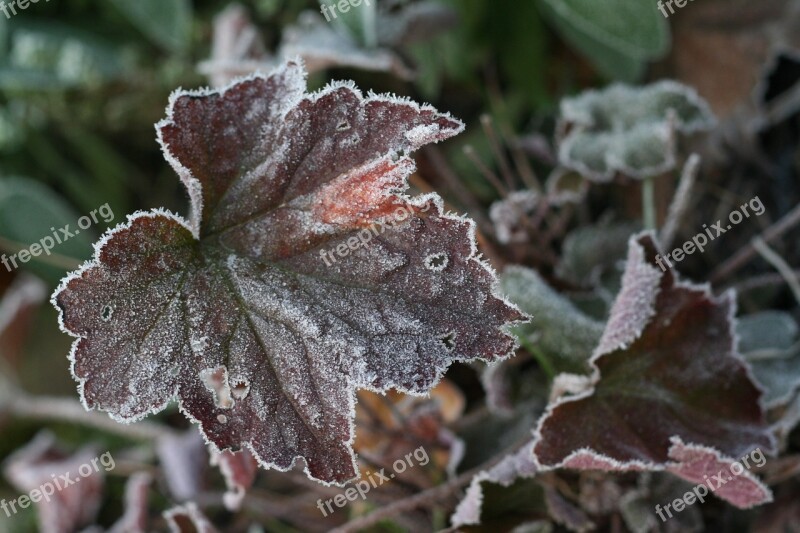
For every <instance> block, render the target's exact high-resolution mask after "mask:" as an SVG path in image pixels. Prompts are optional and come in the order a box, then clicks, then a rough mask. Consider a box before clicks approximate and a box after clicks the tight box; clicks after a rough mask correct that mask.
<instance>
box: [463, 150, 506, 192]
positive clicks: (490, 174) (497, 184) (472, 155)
mask: <svg viewBox="0 0 800 533" xmlns="http://www.w3.org/2000/svg"><path fill="white" fill-rule="evenodd" d="M464 155H466V156H467V158H468V159H469V160H470V161H472V163H473V164H474V165H475V166H476V167H478V171H479V172H480V173H481V174H482V175H483V177H484V178H486V181H488V182H489V183H491V184H492V186H493V187H494V188H495V189H497V192H499V193H500V196H502V197H503V198H506V197H507V196H508V188H507V187H506V186H505V185H503V183H502V182H501V181H500V178H498V177H497V174H495V173H494V171H492V169H490V168H489V167H487V166H486V164H485V163H484V162H483V161H481V158H480V157H478V154H477V152H475V148H473V147H472V146H469V145H467V146H465V147H464Z"/></svg>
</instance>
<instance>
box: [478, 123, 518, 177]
mask: <svg viewBox="0 0 800 533" xmlns="http://www.w3.org/2000/svg"><path fill="white" fill-rule="evenodd" d="M481 126H482V127H483V132H484V134H486V138H487V139H489V146H490V147H491V149H492V153H493V154H494V158H495V159H496V160H497V164H498V165H499V166H500V173H501V174H502V175H503V179H504V180H505V182H506V187H508V190H509V191H513V190H514V189H515V188H516V187H515V186H514V173H513V172H511V166H510V165H509V164H508V159H506V155H505V154H504V153H503V147H502V145H501V144H500V140H499V139H498V136H497V132H496V131H495V129H494V125H493V124H492V118H491V117H490V116H489V115H485V114H484V115H481Z"/></svg>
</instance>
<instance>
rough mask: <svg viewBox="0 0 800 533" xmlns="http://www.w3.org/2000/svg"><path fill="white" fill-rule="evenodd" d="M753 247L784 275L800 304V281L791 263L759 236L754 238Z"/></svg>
mask: <svg viewBox="0 0 800 533" xmlns="http://www.w3.org/2000/svg"><path fill="white" fill-rule="evenodd" d="M753 247H754V248H755V249H756V251H757V252H758V253H759V254H760V255H761V257H763V258H764V259H765V260H766V261H768V262H769V264H771V265H772V266H773V267H775V270H777V271H778V273H779V274H780V275H781V276H783V278H784V279H785V280H786V283H787V284H788V285H789V287H790V288H791V289H792V293H793V294H794V298H795V300H797V303H798V304H800V281H798V279H797V276H795V273H794V271H793V270H792V267H790V266H789V263H787V262H786V261H785V260H784V259H783V257H781V256H780V254H778V253H777V252H776V251H775V250H773V249H772V248H770V247H769V245H767V243H765V242H764V241H763V240H762V239H760V238H758V237H756V238H755V239H753Z"/></svg>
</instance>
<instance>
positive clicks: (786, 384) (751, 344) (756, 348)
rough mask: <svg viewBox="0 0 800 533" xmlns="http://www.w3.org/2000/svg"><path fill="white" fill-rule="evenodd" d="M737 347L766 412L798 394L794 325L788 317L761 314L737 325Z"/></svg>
mask: <svg viewBox="0 0 800 533" xmlns="http://www.w3.org/2000/svg"><path fill="white" fill-rule="evenodd" d="M736 331H737V333H738V334H739V347H740V349H741V350H742V353H743V355H744V358H745V359H746V360H747V361H748V362H749V363H750V366H751V367H752V369H753V375H754V376H755V378H756V381H758V383H760V384H761V386H762V387H763V388H764V392H765V394H764V403H765V404H766V406H767V407H769V408H774V407H781V406H785V405H787V404H788V403H789V402H790V401H791V400H792V398H793V397H794V396H795V395H796V394H797V393H798V392H800V340H798V327H797V322H795V321H794V319H793V318H792V316H791V315H790V314H788V313H782V312H778V311H765V312H761V313H757V314H754V315H750V316H746V317H743V318H741V319H740V320H739V322H738V324H737V329H736Z"/></svg>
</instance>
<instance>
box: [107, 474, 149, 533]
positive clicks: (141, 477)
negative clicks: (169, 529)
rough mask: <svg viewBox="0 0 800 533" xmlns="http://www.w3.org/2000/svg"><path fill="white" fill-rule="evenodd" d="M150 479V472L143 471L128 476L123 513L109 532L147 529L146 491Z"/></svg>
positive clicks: (128, 532)
mask: <svg viewBox="0 0 800 533" xmlns="http://www.w3.org/2000/svg"><path fill="white" fill-rule="evenodd" d="M152 481H153V479H152V477H151V476H150V474H147V473H144V472H137V473H135V474H133V475H132V476H131V477H130V478H128V481H127V483H125V514H123V515H122V517H121V518H120V519H119V520H118V521H117V522H116V523H114V525H113V526H111V529H110V530H109V533H133V532H139V531H147V529H148V521H149V520H148V518H149V512H148V510H147V493H148V491H149V489H150V484H151V483H152Z"/></svg>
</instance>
